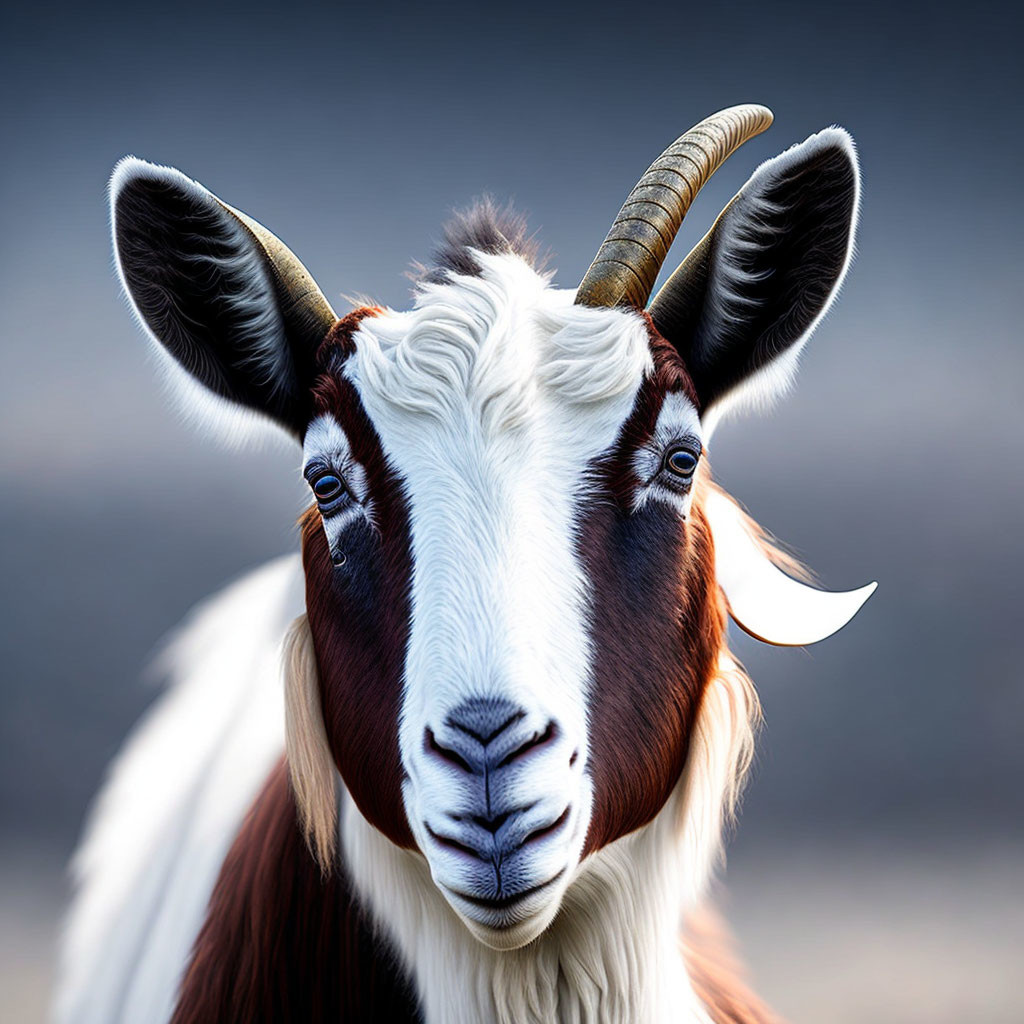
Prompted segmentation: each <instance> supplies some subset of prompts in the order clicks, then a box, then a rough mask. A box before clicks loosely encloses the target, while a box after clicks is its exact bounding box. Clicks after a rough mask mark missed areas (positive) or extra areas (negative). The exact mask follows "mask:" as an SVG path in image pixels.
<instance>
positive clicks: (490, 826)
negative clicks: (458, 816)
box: [473, 811, 513, 835]
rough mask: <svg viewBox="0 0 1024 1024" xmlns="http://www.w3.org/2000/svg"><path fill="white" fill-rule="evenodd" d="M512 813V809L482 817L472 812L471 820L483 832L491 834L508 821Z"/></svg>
mask: <svg viewBox="0 0 1024 1024" xmlns="http://www.w3.org/2000/svg"><path fill="white" fill-rule="evenodd" d="M512 814H513V812H512V811H507V812H506V813H505V814H495V815H493V816H492V817H489V818H488V817H484V816H483V815H482V814H474V815H473V822H474V824H476V825H479V826H480V827H481V828H482V829H483V830H484V831H485V832H490V833H491V835H495V834H496V833H497V831H498V829H499V828H501V826H502V825H504V824H505V822H506V821H508V819H509V818H510V817H511V816H512Z"/></svg>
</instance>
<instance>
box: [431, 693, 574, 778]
mask: <svg viewBox="0 0 1024 1024" xmlns="http://www.w3.org/2000/svg"><path fill="white" fill-rule="evenodd" d="M556 735H557V727H556V726H555V723H554V722H548V723H547V726H546V727H543V726H542V727H540V728H537V727H536V724H535V723H534V724H533V725H531V724H530V722H529V721H527V713H526V711H525V710H524V709H523V708H521V707H519V706H518V705H516V704H513V703H512V702H511V701H508V700H505V699H503V698H497V697H473V698H470V699H469V700H466V701H464V702H463V703H462V704H460V705H459V706H458V707H456V708H454V709H453V710H452V711H450V712H449V713H448V715H447V716H446V717H445V719H444V722H443V727H442V728H441V729H440V730H439V731H438V733H437V734H435V733H434V730H433V729H431V728H429V727H428V728H427V729H426V731H425V735H424V747H425V749H426V750H427V752H428V753H430V754H432V755H434V756H435V757H440V758H442V759H443V760H445V761H447V762H448V763H449V764H453V765H456V766H457V767H459V768H461V769H463V771H466V772H469V773H471V774H473V775H479V776H481V777H484V778H487V777H489V776H491V775H492V774H493V773H495V772H497V771H498V770H499V769H502V768H505V767H506V766H508V765H511V764H512V763H513V762H518V761H519V759H520V758H523V757H525V756H526V755H527V754H528V753H530V752H531V751H533V750H535V749H537V748H540V747H543V746H546V745H547V744H548V742H549V741H551V740H553V739H555V738H556Z"/></svg>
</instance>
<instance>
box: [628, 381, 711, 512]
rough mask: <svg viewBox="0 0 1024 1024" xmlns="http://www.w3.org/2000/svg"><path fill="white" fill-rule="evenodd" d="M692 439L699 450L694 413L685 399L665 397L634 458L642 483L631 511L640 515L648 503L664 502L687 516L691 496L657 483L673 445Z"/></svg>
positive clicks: (677, 395)
mask: <svg viewBox="0 0 1024 1024" xmlns="http://www.w3.org/2000/svg"><path fill="white" fill-rule="evenodd" d="M687 439H693V440H694V441H696V442H697V447H698V450H699V448H700V444H701V424H700V416H699V415H698V414H697V409H696V407H695V406H694V404H693V402H691V401H690V400H689V399H688V398H687V397H686V396H685V395H683V394H680V393H679V392H672V393H671V394H668V395H666V396H665V401H664V402H663V403H662V406H661V411H660V412H659V413H658V420H657V422H656V423H655V425H654V432H653V433H652V434H651V437H650V440H648V441H647V442H646V443H645V444H643V445H641V446H640V447H639V448H638V449H637V451H636V453H635V454H634V456H633V469H634V470H635V471H636V475H637V477H638V478H639V479H640V480H641V481H642V482H643V484H642V486H641V487H640V488H639V489H638V490H637V494H636V499H635V501H634V503H633V511H634V512H636V511H639V510H640V509H641V508H643V507H644V505H646V504H647V502H648V501H652V500H655V501H665V502H667V503H668V504H670V505H672V507H673V508H675V509H676V510H677V511H678V513H679V515H680V516H681V517H682V518H683V519H685V518H686V517H687V516H688V515H689V514H690V505H691V504H692V502H693V492H692V491H691V492H688V493H687V494H686V495H685V496H684V495H680V494H678V493H677V492H676V491H673V490H671V489H670V488H668V487H663V486H660V485H659V483H658V480H657V477H658V473H659V470H660V469H661V467H662V461H663V459H664V457H665V452H666V451H667V450H668V449H669V448H671V447H672V445H674V444H676V443H678V442H680V441H685V440H687Z"/></svg>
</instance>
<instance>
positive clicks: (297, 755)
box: [282, 615, 338, 875]
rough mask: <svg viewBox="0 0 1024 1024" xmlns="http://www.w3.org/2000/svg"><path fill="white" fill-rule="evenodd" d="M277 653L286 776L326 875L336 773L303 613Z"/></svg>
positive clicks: (334, 811) (333, 832) (334, 814)
mask: <svg viewBox="0 0 1024 1024" xmlns="http://www.w3.org/2000/svg"><path fill="white" fill-rule="evenodd" d="M282 654H283V657H282V662H283V667H284V729H285V750H286V752H287V755H288V774H289V775H290V777H291V781H292V791H293V792H294V794H295V807H296V811H297V812H298V816H299V825H300V827H301V828H302V832H303V834H304V835H305V837H306V843H307V844H308V846H309V850H310V853H312V854H313V856H314V858H315V859H316V861H317V863H318V864H319V865H320V870H321V871H322V872H323V873H324V875H328V874H330V871H331V865H332V863H333V861H334V849H335V846H336V837H337V826H338V803H337V793H336V790H335V785H336V776H337V771H336V769H335V766H334V757H333V755H332V754H331V748H330V744H329V743H328V742H327V729H326V727H325V726H324V716H323V709H322V707H321V705H320V685H319V677H318V675H317V668H316V653H315V652H314V650H313V634H312V633H311V632H310V629H309V622H308V620H307V619H306V616H305V615H300V616H299V617H298V618H297V619H295V621H294V622H292V624H291V626H289V627H288V632H287V634H285V638H284V647H283V650H282Z"/></svg>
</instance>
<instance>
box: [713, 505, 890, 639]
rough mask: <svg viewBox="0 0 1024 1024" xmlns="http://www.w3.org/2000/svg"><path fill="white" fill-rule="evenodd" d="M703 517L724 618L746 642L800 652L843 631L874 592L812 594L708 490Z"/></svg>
mask: <svg viewBox="0 0 1024 1024" xmlns="http://www.w3.org/2000/svg"><path fill="white" fill-rule="evenodd" d="M704 513H705V515H706V516H707V519H708V523H709V524H710V526H711V535H712V537H713V538H714V542H715V572H716V574H717V576H718V585H719V586H720V587H721V588H722V592H723V593H724V594H725V597H726V600H727V601H728V603H729V614H730V615H731V616H732V617H733V619H734V620H735V622H736V624H737V625H738V626H740V627H741V628H742V629H744V630H746V631H747V632H748V633H749V634H750V635H751V636H753V637H756V638H757V639H758V640H761V641H763V642H764V643H768V644H775V645H776V646H779V647H803V646H805V645H806V644H814V643H817V642H818V641H819V640H824V639H825V638H826V637H829V636H831V635H832V634H833V633H835V632H837V631H838V630H840V629H842V628H843V626H845V625H846V624H847V623H848V622H849V621H850V620H851V619H852V618H853V617H854V615H856V614H857V612H858V611H860V609H861V606H862V605H863V604H864V602H865V601H866V600H867V599H868V598H869V597H870V596H871V595H872V594H873V593H874V592H875V588H876V587H877V586H878V584H877V583H869V584H868V585H867V586H866V587H861V588H860V589H859V590H850V591H846V592H837V593H832V592H829V591H827V590H816V589H815V588H814V587H809V586H807V585H806V584H804V583H798V582H797V581H796V580H794V579H792V578H791V577H789V576H787V575H786V574H785V573H784V572H783V571H782V570H781V569H779V568H778V566H776V565H775V564H774V563H773V562H772V560H771V559H770V558H769V557H768V555H767V553H766V552H765V551H764V549H763V548H762V547H761V545H760V544H759V543H758V542H757V540H756V538H755V537H753V536H752V535H751V533H750V530H749V529H748V527H747V523H746V518H745V516H744V515H743V513H742V512H741V511H740V508H739V506H738V505H736V503H735V502H734V501H732V500H731V499H730V498H729V497H727V496H726V495H725V494H723V493H721V492H719V491H716V490H711V491H709V492H708V496H707V499H706V501H705V504H704Z"/></svg>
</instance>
